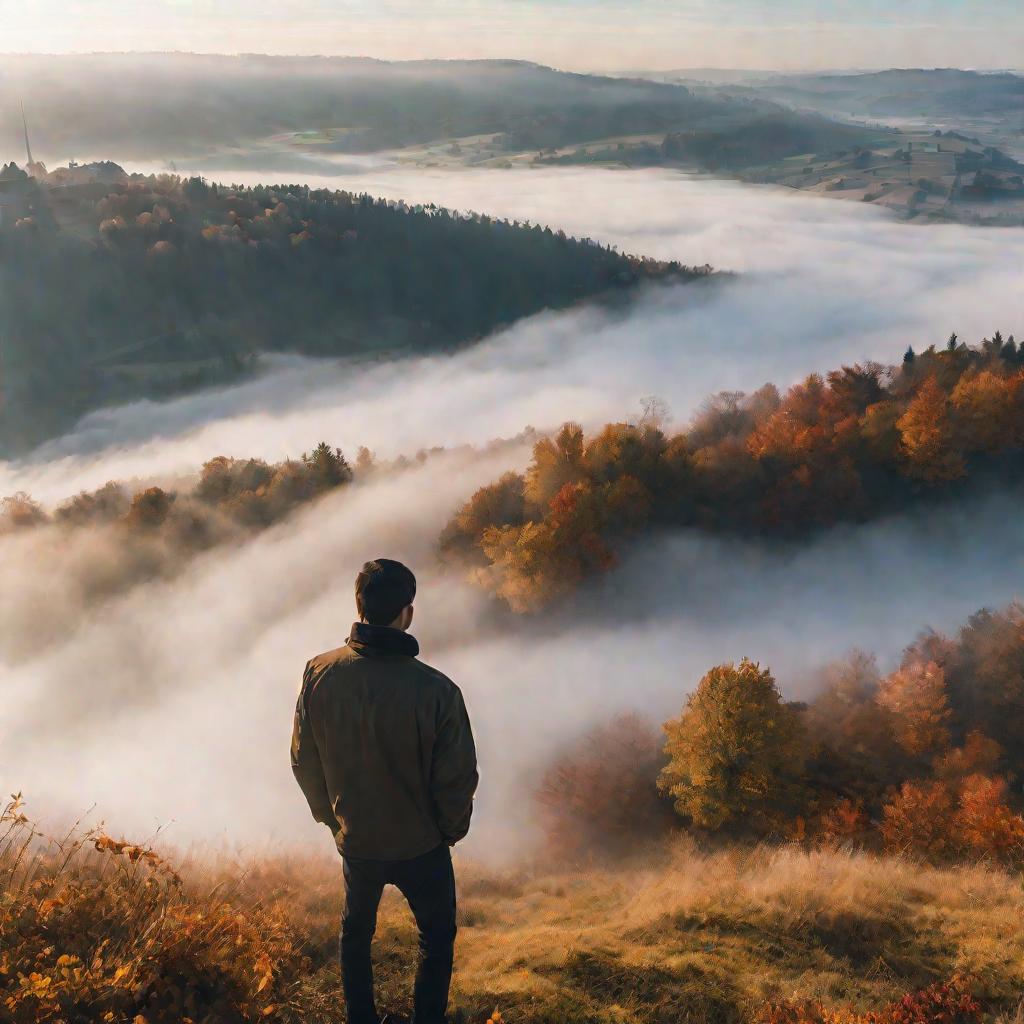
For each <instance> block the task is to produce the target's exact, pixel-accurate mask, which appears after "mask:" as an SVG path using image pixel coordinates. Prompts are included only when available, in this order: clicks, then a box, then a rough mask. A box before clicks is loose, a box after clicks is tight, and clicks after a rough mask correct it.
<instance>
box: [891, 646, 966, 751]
mask: <svg viewBox="0 0 1024 1024" xmlns="http://www.w3.org/2000/svg"><path fill="white" fill-rule="evenodd" d="M877 700H878V703H879V704H880V705H881V706H882V707H883V708H885V709H886V710H887V711H889V712H890V713H891V714H892V715H893V720H894V722H895V729H896V739H897V741H898V742H899V744H900V746H902V747H903V749H904V750H905V751H906V752H907V753H908V754H911V755H913V756H915V757H916V756H921V755H924V754H932V753H935V752H936V751H938V750H941V749H943V748H944V747H945V746H946V745H947V744H948V743H949V719H950V711H949V701H948V700H947V697H946V679H945V674H944V673H943V671H942V669H941V668H940V667H939V666H938V665H937V664H936V663H935V662H933V661H930V662H927V663H925V664H921V663H919V662H914V663H911V664H909V665H907V666H906V667H904V668H901V669H899V670H898V671H897V672H893V674H892V675H890V676H888V677H887V678H885V679H883V680H882V684H881V686H880V687H879V690H878V698H877Z"/></svg>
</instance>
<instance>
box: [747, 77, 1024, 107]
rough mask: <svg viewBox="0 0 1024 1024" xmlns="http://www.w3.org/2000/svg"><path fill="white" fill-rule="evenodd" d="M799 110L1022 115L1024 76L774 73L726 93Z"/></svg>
mask: <svg viewBox="0 0 1024 1024" xmlns="http://www.w3.org/2000/svg"><path fill="white" fill-rule="evenodd" d="M729 91H730V93H731V94H733V95H748V96H749V95H756V96H760V97H762V98H770V99H774V100H778V101H779V102H782V103H786V104H787V105H789V106H793V107H798V108H801V109H808V110H816V111H818V112H820V113H824V114H831V115H839V114H851V115H859V116H863V117H874V118H882V119H884V118H887V117H898V118H920V117H933V118H949V117H955V116H961V117H970V118H973V117H985V116H1007V115H1017V116H1019V117H1024V77H1022V76H1020V75H1015V74H1011V73H1010V72H989V73H986V72H979V71H961V70H959V69H957V68H935V69H913V68H911V69H893V70H889V71H877V72H870V73H865V74H833V75H778V76H771V77H766V78H763V79H760V80H755V81H753V82H747V83H745V84H744V85H742V86H739V87H733V88H732V89H731V90H729Z"/></svg>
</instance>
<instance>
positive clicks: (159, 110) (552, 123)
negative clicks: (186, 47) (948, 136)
mask: <svg viewBox="0 0 1024 1024" xmlns="http://www.w3.org/2000/svg"><path fill="white" fill-rule="evenodd" d="M0 87H2V88H3V89H4V90H5V91H6V92H9V93H10V94H13V95H18V96H20V97H22V98H24V100H25V102H26V106H27V109H28V114H29V122H30V127H31V133H32V138H33V143H34V146H35V150H36V152H37V153H38V154H42V155H43V156H44V158H46V159H49V160H50V161H51V163H52V162H53V160H54V159H57V160H61V161H63V160H66V159H68V158H70V157H80V158H95V157H96V156H98V155H101V154H105V153H110V152H116V153H118V154H120V155H121V157H122V158H123V159H125V160H131V161H140V160H158V161H160V162H161V164H162V165H167V166H170V165H172V164H173V161H175V160H188V161H189V165H190V166H192V167H196V166H203V162H204V161H208V162H209V163H208V165H209V166H217V167H218V168H225V167H227V168H235V167H238V168H243V167H247V166H257V167H262V168H266V167H277V168H279V169H280V170H281V171H283V172H285V173H287V170H288V169H289V168H293V167H296V166H298V165H300V164H301V165H302V166H304V167H306V168H307V169H308V168H311V167H319V168H321V169H322V170H323V171H324V172H325V173H330V172H331V171H332V170H333V171H336V170H337V165H336V163H334V161H336V160H337V159H338V158H340V157H344V156H346V155H351V154H367V153H377V152H381V151H389V152H393V151H402V150H404V149H408V148H413V149H415V148H417V147H424V146H426V147H430V146H437V145H440V144H444V145H445V146H447V147H451V146H453V145H454V146H455V147H456V151H458V150H459V149H466V148H467V146H468V150H467V152H469V153H474V152H476V151H477V150H480V149H481V148H483V147H486V150H487V153H488V154H490V155H491V156H492V157H493V156H502V155H505V156H508V155H512V154H516V153H525V152H530V153H537V152H538V151H541V150H550V149H556V150H557V149H559V148H560V147H563V146H571V145H576V144H580V143H586V142H589V141H597V140H601V139H615V138H619V137H622V136H634V135H646V134H656V135H660V136H664V135H665V134H666V133H670V132H682V131H699V132H705V131H720V130H723V129H728V130H731V131H734V132H738V133H743V132H744V131H746V129H747V128H748V127H749V128H750V131H751V137H752V139H753V140H755V141H757V140H758V139H760V135H759V134H758V130H757V125H759V124H760V123H761V122H762V120H763V119H764V118H765V117H766V116H769V117H776V118H778V117H783V118H784V119H785V120H787V121H788V122H790V123H794V124H797V125H802V128H801V130H802V131H803V132H804V134H805V135H806V134H807V133H809V132H810V133H819V134H820V133H822V132H828V131H832V132H839V133H841V134H843V135H844V137H845V138H846V141H847V142H848V143H853V142H856V141H858V139H859V138H860V136H861V135H862V134H863V132H862V130H860V129H853V128H849V127H842V126H835V125H833V126H832V127H831V128H829V127H828V126H827V125H826V124H825V120H824V119H823V118H821V117H810V118H805V117H804V115H801V114H795V113H793V112H792V111H785V110H784V109H783V108H782V107H781V106H780V105H779V104H777V103H776V102H774V101H772V100H771V99H767V98H761V97H758V96H740V95H727V94H725V93H724V92H723V93H719V92H716V91H714V90H707V89H703V90H692V89H689V88H687V87H686V86H683V85H679V84H675V83H667V82H653V81H648V80H643V79H639V78H635V79H630V78H610V77H605V76H601V75H584V74H575V73H568V72H563V71H556V70H554V69H552V68H548V67H544V66H542V65H538V64H532V63H529V62H526V61H514V60H489V61H484V60H479V61H472V60H452V61H405V62H386V61H377V60H365V59H354V58H302V59H300V58H291V57H267V56H252V55H249V56H238V57H225V56H202V55H196V54H148V55H144V56H142V55H135V56H131V55H117V54H94V55H88V56H85V55H80V56H63V57H45V58H42V57H32V56H4V57H0ZM17 113H18V111H17V110H13V109H12V111H11V112H10V113H9V114H8V115H7V116H6V117H5V118H0V152H9V153H20V152H23V142H22V134H21V121H20V117H18V116H16V115H17ZM803 122H806V123H803ZM802 144H803V143H802ZM774 146H775V147H776V148H777V146H778V143H774ZM761 148H763V143H760V144H759V146H758V149H759V151H760V149H761ZM798 151H799V150H798ZM793 152H795V151H794V150H793V149H792V148H786V149H785V152H784V154H783V155H790V154H791V153H793ZM477 156H480V154H479V153H477ZM766 158H767V156H766V154H764V153H761V161H762V162H763V160H764V159H766Z"/></svg>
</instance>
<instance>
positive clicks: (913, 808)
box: [881, 782, 956, 860]
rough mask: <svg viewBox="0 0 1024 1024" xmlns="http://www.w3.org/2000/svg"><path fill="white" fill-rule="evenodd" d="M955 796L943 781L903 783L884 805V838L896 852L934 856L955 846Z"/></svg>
mask: <svg viewBox="0 0 1024 1024" xmlns="http://www.w3.org/2000/svg"><path fill="white" fill-rule="evenodd" d="M953 815H954V795H953V793H952V792H951V791H950V789H949V787H948V786H947V785H946V784H945V783H942V782H925V783H921V784H917V783H913V782H904V783H903V785H902V787H901V788H900V790H899V792H898V793H896V794H895V795H894V796H893V797H892V799H891V800H890V801H889V802H888V803H887V804H886V805H885V806H884V807H883V808H882V825H881V832H882V838H883V840H884V841H885V845H886V847H887V848H888V849H889V850H891V851H892V852H894V853H918V854H921V855H922V856H925V857H928V858H931V859H936V860H938V859H941V858H943V857H946V856H949V855H950V854H952V853H953V852H954V851H955V849H956V840H955V836H954V835H953Z"/></svg>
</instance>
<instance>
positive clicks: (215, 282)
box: [0, 168, 706, 453]
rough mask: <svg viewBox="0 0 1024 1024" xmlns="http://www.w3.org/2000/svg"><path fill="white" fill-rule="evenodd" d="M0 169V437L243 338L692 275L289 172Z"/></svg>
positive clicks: (46, 429) (543, 230)
mask: <svg viewBox="0 0 1024 1024" xmlns="http://www.w3.org/2000/svg"><path fill="white" fill-rule="evenodd" d="M4 175H5V177H0V186H2V187H0V201H2V202H0V267H2V269H0V310H2V312H0V337H2V338H3V348H2V350H0V387H2V389H3V393H2V398H3V404H2V407H0V415H2V417H3V419H2V421H0V452H8V453H9V452H13V451H17V450H20V449H23V448H24V447H26V446H28V445H30V444H32V443H33V442H36V441H38V440H40V439H42V438H45V437H47V436H49V435H51V434H53V433H54V432H56V431H59V430H61V429H63V428H65V427H67V426H68V425H69V424H71V423H72V422H74V420H75V419H76V418H77V417H79V416H81V415H82V414H83V413H85V412H87V411H89V410H90V409H93V408H96V407H98V406H101V405H107V404H112V403H116V402H125V401H131V400H134V399H137V398H140V397H146V396H151V397H159V396H163V395H168V394H172V393H174V392H177V391H183V390H188V389H193V388H197V387H201V386H204V385H209V384H214V383H219V382H223V381H227V380H231V379H234V378H235V377H237V376H238V375H239V374H241V373H243V372H246V371H247V370H250V369H252V368H253V367H254V365H255V363H254V360H255V359H256V357H258V356H259V355H260V354H261V353H267V352H299V353H304V354H307V355H316V356H335V357H336V356H368V355H380V354H388V355H401V354H408V353H423V352H441V351H447V350H451V349H452V348H453V347H455V346H458V345H463V344H466V343H468V342H472V341H473V340H475V339H477V338H480V337H482V336H483V335H485V334H487V333H489V332H491V331H494V330H495V329H497V328H500V327H502V326H505V325H507V324H510V323H512V322H513V321H515V320H516V319H518V318H520V317H523V316H528V315H530V314H532V313H536V312H539V311H540V310H544V309H559V308H565V307H568V306H571V305H574V304H575V303H578V302H581V301H583V300H585V299H589V298H592V297H595V296H599V295H602V294H604V293H607V292H609V291H611V290H619V291H621V290H628V289H630V288H631V287H632V286H634V285H636V284H637V283H639V282H641V281H650V280H661V279H672V280H689V279H692V278H693V277H695V276H698V275H699V274H702V273H706V268H704V269H701V270H699V271H696V270H688V269H686V268H683V267H681V266H679V265H678V264H674V263H671V264H666V263H658V262H654V261H648V260H642V259H639V258H634V257H630V256H625V255H622V254H619V253H617V252H613V251H611V250H609V249H607V248H602V247H601V246H599V245H597V244H595V243H593V242H590V241H589V240H583V241H579V240H575V239H571V238H567V237H566V236H565V235H564V234H563V233H562V232H556V231H553V230H552V229H550V228H547V227H541V226H539V225H532V226H531V225H526V224H510V223H507V222H504V221H497V220H492V219H490V218H488V217H484V216H475V215H474V216H468V215H463V214H456V213H453V212H451V211H448V210H443V209H438V208H436V207H415V208H410V207H407V206H406V205H405V204H403V203H393V202H387V201H384V200H377V199H373V198H371V197H370V196H366V195H353V194H350V193H344V192H328V191H313V190H310V189H309V188H307V187H305V186H298V185H281V186H273V187H269V186H268V187H258V188H247V189H235V188H229V187H219V186H217V185H208V184H206V183H205V182H203V181H201V180H199V179H192V180H181V179H178V178H176V177H173V176H161V177H149V178H143V177H133V178H131V179H129V178H128V177H127V176H126V175H122V176H121V177H122V180H121V181H120V182H119V183H115V184H108V183H104V182H96V183H92V184H81V185H71V186H68V187H52V188H51V187H48V186H46V185H42V184H40V183H39V182H37V181H35V180H33V179H26V178H25V176H24V174H23V172H20V171H18V170H17V169H16V168H14V169H12V168H7V169H5V172H4ZM4 202H6V204H7V205H4ZM56 295H59V296H60V301H59V302H56V301H54V296H56Z"/></svg>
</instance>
